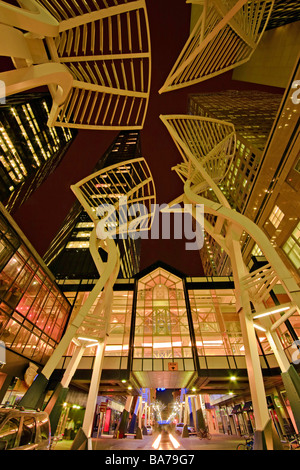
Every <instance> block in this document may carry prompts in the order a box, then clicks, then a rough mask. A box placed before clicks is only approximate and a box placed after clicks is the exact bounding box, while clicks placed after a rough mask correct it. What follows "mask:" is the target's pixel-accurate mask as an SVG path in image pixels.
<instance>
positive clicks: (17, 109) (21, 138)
mask: <svg viewBox="0 0 300 470" xmlns="http://www.w3.org/2000/svg"><path fill="white" fill-rule="evenodd" d="M50 109H51V97H50V96H49V94H48V93H34V94H33V93H28V94H19V95H14V96H12V97H7V98H6V103H5V104H2V105H0V152H1V153H0V197H1V201H2V202H3V203H4V205H5V206H6V209H7V210H8V211H9V212H10V213H14V212H15V211H16V210H17V209H18V208H19V207H20V206H21V205H22V204H23V203H24V202H25V201H26V200H27V199H28V198H29V197H30V195H31V194H32V193H33V191H35V190H36V189H37V188H38V187H39V186H40V185H41V184H42V183H43V181H45V179H46V178H47V177H48V176H49V175H50V174H51V173H52V172H53V171H54V170H55V168H57V166H58V165H59V163H60V162H61V160H62V158H63V157H64V155H65V153H66V151H67V150H68V148H69V146H70V145H71V143H72V142H73V140H74V138H75V136H76V134H77V131H76V130H73V129H68V128H64V127H61V128H58V127H48V126H47V121H48V117H49V112H50Z"/></svg>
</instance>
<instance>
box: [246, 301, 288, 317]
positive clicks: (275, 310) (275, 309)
mask: <svg viewBox="0 0 300 470" xmlns="http://www.w3.org/2000/svg"><path fill="white" fill-rule="evenodd" d="M292 307H293V305H291V304H283V305H279V306H278V307H272V308H269V309H266V310H265V311H263V312H261V313H254V314H253V317H252V318H253V319H254V320H255V319H256V318H261V317H266V316H268V315H273V314H274V313H280V312H284V311H285V310H289V309H290V308H292Z"/></svg>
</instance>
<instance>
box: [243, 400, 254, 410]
mask: <svg viewBox="0 0 300 470" xmlns="http://www.w3.org/2000/svg"><path fill="white" fill-rule="evenodd" d="M252 410H253V408H252V401H246V403H245V404H244V406H243V411H252Z"/></svg>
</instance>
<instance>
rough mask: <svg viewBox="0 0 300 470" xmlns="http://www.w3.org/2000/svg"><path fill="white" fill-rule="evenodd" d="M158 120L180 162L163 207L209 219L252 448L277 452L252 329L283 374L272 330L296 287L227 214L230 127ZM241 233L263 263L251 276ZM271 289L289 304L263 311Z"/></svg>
mask: <svg viewBox="0 0 300 470" xmlns="http://www.w3.org/2000/svg"><path fill="white" fill-rule="evenodd" d="M161 120H162V121H163V123H164V124H165V126H166V128H167V129H168V131H169V133H170V135H171V137H172V138H173V140H174V143H175V144H176V146H177V148H178V149H179V151H180V153H181V155H182V157H183V163H181V164H178V165H177V166H176V167H174V170H175V171H176V172H177V173H178V175H179V176H180V177H181V179H182V180H183V183H184V192H183V194H182V195H181V196H179V197H178V198H177V199H176V200H174V201H172V202H171V203H170V204H169V208H168V209H167V210H172V206H173V205H174V204H178V203H186V204H189V205H192V208H193V209H192V212H193V216H194V217H196V216H197V212H196V210H195V207H196V205H197V204H203V207H204V213H205V215H206V216H209V217H206V218H205V219H204V229H205V230H206V231H207V232H208V233H209V235H211V236H212V237H213V238H214V239H215V240H216V242H217V243H219V244H220V245H221V247H222V248H223V249H224V250H225V251H226V253H227V254H228V256H229V257H230V260H231V265H232V272H233V277H234V283H235V294H236V302H237V310H238V313H239V318H240V323H241V328H242V334H243V340H244V344H245V357H246V364H247V370H248V376H249V385H250V391H251V397H252V403H253V409H254V413H255V421H256V433H255V437H256V439H255V447H256V448H268V449H272V448H276V447H280V443H278V442H277V439H276V432H275V431H274V432H273V430H272V423H271V420H270V417H269V413H268V407H267V402H266V398H265V390H264V383H263V377H262V372H261V366H260V359H259V354H258V350H257V344H256V337H255V328H257V327H258V328H263V329H264V331H265V332H266V335H267V338H268V340H269V343H270V346H271V347H272V350H273V352H274V355H275V356H276V359H277V361H278V364H279V366H280V368H281V371H282V373H283V374H287V373H289V372H290V369H291V367H292V366H291V365H290V364H289V361H288V359H287V357H286V355H285V353H284V351H283V348H282V345H281V343H280V341H279V337H278V335H277V333H276V329H277V328H278V326H280V324H282V322H283V321H285V320H286V319H287V318H288V317H289V316H290V315H292V314H293V313H294V312H295V310H296V309H297V310H298V312H299V306H300V289H299V286H298V285H297V283H296V281H295V279H294V278H293V276H292V275H291V273H290V271H289V270H288V269H287V267H286V266H285V264H284V263H283V261H282V260H281V258H280V257H279V255H278V253H277V252H276V250H275V249H274V247H273V246H272V245H271V243H270V241H269V239H268V238H267V236H266V235H265V233H264V232H263V231H262V230H261V229H260V228H259V227H258V226H257V225H256V224H255V223H254V222H252V221H251V220H250V219H248V218H247V217H246V216H244V215H242V214H240V213H238V212H236V211H235V210H233V209H232V208H231V207H230V205H229V203H228V201H227V199H226V198H225V196H224V194H223V193H222V191H221V189H220V187H219V186H218V184H219V183H221V181H222V179H223V177H224V176H225V174H226V171H227V170H228V168H229V167H230V164H231V161H232V158H233V155H234V152H235V137H234V134H235V133H234V127H233V126H232V125H231V124H229V123H226V122H222V121H217V120H215V119H208V118H203V117H198V116H182V115H172V116H161ZM211 216H212V217H211ZM244 231H245V232H247V234H248V235H249V236H250V237H252V238H253V239H254V240H255V242H256V243H257V245H258V246H259V247H260V249H261V251H262V253H263V254H264V256H265V257H266V259H267V260H268V264H267V265H266V266H264V267H263V268H260V269H259V270H257V271H255V272H251V273H249V271H248V269H247V267H246V266H245V264H244V261H243V257H242V252H241V244H240V238H241V235H242V233H243V232H244ZM277 283H280V284H281V286H282V288H283V289H284V291H285V293H286V294H287V296H288V298H289V299H290V301H289V302H288V303H287V304H284V305H281V306H279V307H276V308H273V309H272V308H271V309H267V308H266V307H265V305H264V301H265V300H266V299H267V297H268V296H269V292H270V290H271V289H272V288H273V286H274V285H275V284H277ZM283 311H284V312H285V314H284V316H283V317H281V318H280V319H279V320H278V321H277V322H276V323H271V320H270V315H273V314H276V313H278V312H283ZM295 387H296V386H295ZM296 388H297V387H296ZM296 415H297V414H296ZM298 419H299V416H298Z"/></svg>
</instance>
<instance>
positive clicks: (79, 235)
mask: <svg viewBox="0 0 300 470" xmlns="http://www.w3.org/2000/svg"><path fill="white" fill-rule="evenodd" d="M90 236H91V232H87V231H85V232H77V233H76V238H90Z"/></svg>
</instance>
